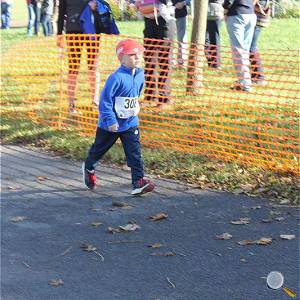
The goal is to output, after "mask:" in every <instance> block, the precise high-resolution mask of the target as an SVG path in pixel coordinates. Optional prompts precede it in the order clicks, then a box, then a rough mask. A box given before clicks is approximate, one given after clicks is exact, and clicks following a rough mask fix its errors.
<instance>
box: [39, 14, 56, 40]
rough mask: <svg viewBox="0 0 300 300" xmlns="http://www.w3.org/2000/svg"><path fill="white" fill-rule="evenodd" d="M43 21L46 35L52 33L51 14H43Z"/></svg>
mask: <svg viewBox="0 0 300 300" xmlns="http://www.w3.org/2000/svg"><path fill="white" fill-rule="evenodd" d="M41 23H42V26H43V32H44V35H45V36H49V35H52V34H53V32H52V25H51V15H47V14H43V15H42V19H41Z"/></svg>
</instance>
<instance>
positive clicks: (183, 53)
mask: <svg viewBox="0 0 300 300" xmlns="http://www.w3.org/2000/svg"><path fill="white" fill-rule="evenodd" d="M176 29H177V41H178V62H179V64H182V63H183V62H184V61H186V60H187V59H188V45H187V17H182V18H178V19H176Z"/></svg>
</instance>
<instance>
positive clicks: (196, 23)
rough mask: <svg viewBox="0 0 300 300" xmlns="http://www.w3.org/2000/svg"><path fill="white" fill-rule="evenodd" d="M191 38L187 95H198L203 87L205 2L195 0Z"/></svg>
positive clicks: (203, 0) (205, 0)
mask: <svg viewBox="0 0 300 300" xmlns="http://www.w3.org/2000/svg"><path fill="white" fill-rule="evenodd" d="M193 4H194V19H193V28H192V38H191V46H190V53H189V61H188V73H187V93H188V94H193V95H199V94H200V93H201V88H202V86H203V83H202V81H203V65H204V62H205V54H204V44H205V32H206V20H207V6H208V1H207V0H195V1H194V2H193Z"/></svg>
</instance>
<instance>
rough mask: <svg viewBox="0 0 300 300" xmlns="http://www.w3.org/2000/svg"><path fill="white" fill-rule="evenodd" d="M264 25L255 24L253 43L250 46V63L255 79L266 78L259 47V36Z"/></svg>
mask: <svg viewBox="0 0 300 300" xmlns="http://www.w3.org/2000/svg"><path fill="white" fill-rule="evenodd" d="M261 29H262V27H260V26H255V30H254V35H253V39H252V43H251V46H250V64H251V77H252V79H254V80H264V77H265V76H264V70H263V66H262V61H261V58H260V54H259V51H258V48H257V43H258V38H259V35H260V32H261Z"/></svg>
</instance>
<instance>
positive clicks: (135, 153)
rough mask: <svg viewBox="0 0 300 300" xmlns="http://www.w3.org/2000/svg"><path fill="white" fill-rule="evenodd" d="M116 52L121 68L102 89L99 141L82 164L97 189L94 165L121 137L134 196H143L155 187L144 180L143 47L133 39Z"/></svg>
mask: <svg viewBox="0 0 300 300" xmlns="http://www.w3.org/2000/svg"><path fill="white" fill-rule="evenodd" d="M116 52H117V56H118V59H119V61H120V63H121V66H120V67H119V68H118V69H117V70H116V71H115V72H114V73H112V74H111V75H110V76H109V78H108V79H107V81H106V83H105V86H104V88H103V90H102V93H101V97H100V104H99V114H100V116H99V121H98V127H97V132H96V138H95V141H94V143H93V144H92V146H91V148H90V150H89V153H88V157H87V159H86V160H85V162H84V163H83V165H82V171H83V180H84V183H85V185H86V186H87V188H89V189H94V188H95V186H96V174H95V166H96V164H97V162H98V161H99V160H100V159H101V158H102V156H103V155H104V154H105V153H106V152H107V151H108V150H109V149H110V148H111V147H112V146H113V145H114V143H115V142H116V141H117V139H118V138H120V139H121V141H122V145H123V149H124V152H125V155H126V160H127V165H128V167H130V168H131V177H132V185H133V190H132V192H131V194H132V195H140V194H144V193H148V192H151V191H152V190H153V189H154V187H155V185H154V183H153V182H152V181H150V180H148V179H145V178H144V163H143V160H142V158H141V146H140V135H139V129H138V124H139V119H138V116H137V115H138V113H139V110H140V106H139V101H138V98H139V97H140V95H141V93H142V89H143V86H144V72H143V70H142V69H141V68H140V67H141V63H142V56H143V52H144V47H143V46H142V45H140V44H139V43H137V42H136V41H134V40H132V39H125V40H122V41H121V42H119V43H118V45H117V47H116Z"/></svg>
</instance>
